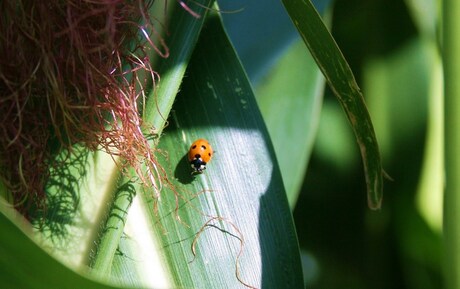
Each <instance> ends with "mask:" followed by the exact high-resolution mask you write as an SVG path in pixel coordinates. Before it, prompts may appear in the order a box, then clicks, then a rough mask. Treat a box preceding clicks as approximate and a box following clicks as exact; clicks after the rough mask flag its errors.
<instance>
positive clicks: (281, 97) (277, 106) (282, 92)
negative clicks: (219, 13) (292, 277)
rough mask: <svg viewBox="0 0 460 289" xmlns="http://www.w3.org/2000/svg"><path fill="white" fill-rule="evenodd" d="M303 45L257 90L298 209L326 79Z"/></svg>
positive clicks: (280, 163) (292, 198) (293, 203)
mask: <svg viewBox="0 0 460 289" xmlns="http://www.w3.org/2000/svg"><path fill="white" fill-rule="evenodd" d="M306 49H307V48H306V47H305V45H304V43H303V42H301V41H299V42H297V43H296V44H295V45H293V46H292V48H290V49H289V50H288V52H287V53H286V55H285V56H283V57H282V58H281V59H280V60H279V62H278V63H277V65H276V67H275V69H274V70H273V71H272V72H271V73H270V74H269V75H268V77H266V78H265V79H264V80H263V81H262V82H261V84H260V85H259V86H258V87H257V93H256V94H257V96H258V98H257V102H258V104H259V107H260V110H261V112H262V115H263V117H264V120H265V122H266V124H267V127H268V131H269V133H270V137H271V139H272V141H273V145H274V147H275V152H276V155H277V158H278V162H279V165H280V169H281V174H282V175H283V181H284V185H285V188H286V192H287V194H288V199H289V204H290V206H291V209H293V208H294V206H295V203H296V200H297V197H298V194H299V192H300V188H301V186H302V183H303V180H304V175H305V172H306V169H307V164H308V159H309V156H310V153H311V150H312V148H313V143H314V139H315V135H316V130H317V127H318V121H319V114H320V111H321V103H322V96H323V89H324V78H323V77H322V74H321V72H320V71H319V69H318V66H317V65H316V63H315V62H314V60H313V58H312V57H311V55H310V54H309V53H308V51H307V50H306Z"/></svg>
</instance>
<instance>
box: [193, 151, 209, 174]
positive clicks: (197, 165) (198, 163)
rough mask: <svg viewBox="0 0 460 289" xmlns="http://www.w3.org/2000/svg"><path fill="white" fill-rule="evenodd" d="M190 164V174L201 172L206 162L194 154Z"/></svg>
mask: <svg viewBox="0 0 460 289" xmlns="http://www.w3.org/2000/svg"><path fill="white" fill-rule="evenodd" d="M190 166H191V167H192V169H193V172H192V174H195V173H198V174H200V173H202V172H203V171H204V170H205V169H206V162H205V161H203V159H202V158H201V156H200V155H198V154H197V155H195V158H194V159H193V160H191V161H190Z"/></svg>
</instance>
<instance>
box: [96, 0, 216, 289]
mask: <svg viewBox="0 0 460 289" xmlns="http://www.w3.org/2000/svg"><path fill="white" fill-rule="evenodd" d="M211 3H212V1H208V0H206V1H202V3H200V4H201V5H203V7H201V8H199V9H196V10H195V12H196V13H198V14H199V15H201V17H200V18H198V19H197V18H195V17H193V16H192V15H191V14H190V13H188V12H187V11H185V10H184V9H183V8H181V7H180V6H178V5H176V7H174V10H173V12H172V14H171V15H170V17H171V18H172V19H174V21H172V22H171V24H170V27H169V35H171V37H169V38H167V39H166V41H167V43H168V46H169V47H170V50H169V57H168V58H165V59H160V60H159V61H158V62H157V63H156V64H155V67H154V69H155V70H156V71H157V73H158V74H159V75H160V76H161V79H160V81H159V82H158V83H156V84H155V85H156V89H155V90H153V89H152V92H151V93H150V94H149V97H148V101H147V103H146V108H145V111H144V112H143V113H144V122H145V123H146V124H148V127H149V128H153V129H152V130H153V132H154V133H155V135H160V134H161V132H162V130H163V128H164V126H165V123H166V117H167V116H168V115H169V112H170V110H171V107H172V105H173V103H174V100H175V97H176V94H177V92H178V90H179V86H180V83H181V81H182V77H183V75H184V73H185V69H186V67H187V63H188V61H189V59H190V55H191V53H192V51H193V48H194V46H195V44H196V42H197V40H198V36H199V34H200V31H201V27H202V25H203V22H204V19H205V16H206V13H207V9H205V8H204V7H209V6H211ZM145 134H151V131H149V130H147V131H146V132H145ZM151 145H152V146H156V143H155V142H153V141H152V142H151ZM128 175H135V173H133V172H132V173H131V174H128ZM138 190H139V188H138V187H136V186H135V184H134V183H133V182H131V180H130V179H129V177H128V176H126V177H125V176H124V177H122V178H121V179H120V180H119V183H118V189H117V191H116V192H115V193H114V200H113V203H112V205H111V207H110V209H109V211H110V213H109V215H108V218H107V220H106V224H105V228H106V229H105V230H104V231H103V232H102V233H101V237H100V239H99V241H98V246H97V248H96V255H95V257H94V258H93V259H92V261H91V267H92V268H93V269H94V271H95V272H96V273H97V274H98V275H100V276H106V277H107V276H108V275H109V274H110V273H111V272H112V269H114V270H118V269H117V268H118V267H117V268H112V264H113V261H114V258H115V255H116V253H117V250H118V248H119V240H120V238H121V237H122V234H123V230H124V226H125V223H126V219H127V217H128V209H129V208H130V206H131V204H132V202H133V199H134V197H135V196H136V192H137V191H138ZM121 266H122V265H121ZM140 279H142V278H140ZM134 284H138V282H135V283H134Z"/></svg>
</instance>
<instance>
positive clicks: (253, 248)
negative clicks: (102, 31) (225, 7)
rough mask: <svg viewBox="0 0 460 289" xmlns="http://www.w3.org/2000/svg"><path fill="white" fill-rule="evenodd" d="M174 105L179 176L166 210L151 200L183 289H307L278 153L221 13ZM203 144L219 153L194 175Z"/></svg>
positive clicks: (166, 145)
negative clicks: (194, 159)
mask: <svg viewBox="0 0 460 289" xmlns="http://www.w3.org/2000/svg"><path fill="white" fill-rule="evenodd" d="M173 109H174V110H173V113H172V116H171V118H170V123H169V126H168V127H167V129H166V131H165V133H164V135H163V136H162V138H161V141H160V146H159V149H160V152H161V154H160V155H163V158H162V159H163V161H162V163H163V167H164V168H165V170H167V171H169V172H170V173H171V174H172V175H174V177H175V180H173V181H172V184H169V185H168V184H167V183H163V185H164V189H163V191H162V193H161V199H160V200H158V203H157V204H155V202H156V201H155V200H153V199H152V198H151V193H150V194H149V193H147V194H143V196H144V198H145V200H146V202H147V203H148V204H149V206H148V207H149V208H151V209H150V210H149V213H150V214H151V217H152V218H154V219H156V220H157V222H158V223H156V224H155V225H153V226H154V227H155V228H156V229H157V231H156V238H157V239H158V240H159V242H160V244H161V248H162V254H163V257H162V259H163V260H167V262H168V264H169V270H171V271H170V272H171V274H172V276H173V279H174V284H176V286H180V287H189V288H242V287H243V283H245V284H247V285H251V286H255V287H258V288H303V282H302V271H301V265H300V255H299V248H298V244H297V238H296V233H295V229H294V225H293V221H292V216H291V213H290V210H289V206H288V202H287V198H286V195H285V192H284V189H283V184H282V181H281V176H280V172H279V168H278V166H277V163H276V160H275V156H274V151H273V148H272V146H271V144H270V139H269V137H268V133H267V130H266V128H265V125H264V123H263V120H262V117H261V115H260V112H259V111H258V109H257V105H256V102H255V99H254V95H253V93H252V91H251V87H250V84H249V82H248V80H247V78H246V75H245V73H244V71H243V70H242V67H241V65H240V63H239V61H238V59H237V57H236V55H235V52H234V51H233V49H232V47H231V44H230V43H229V41H228V39H227V37H226V36H225V33H224V31H223V28H222V25H221V23H220V19H219V18H217V17H215V16H213V17H211V18H209V19H208V22H207V23H206V25H205V29H204V30H203V32H202V35H201V38H200V40H199V43H198V45H197V47H196V49H195V52H194V54H193V55H192V59H191V62H190V64H189V66H188V69H187V73H186V78H185V79H184V83H183V85H182V87H181V92H180V94H179V95H178V97H177V100H176V103H175V104H174V108H173ZM198 138H206V139H207V140H209V141H210V143H211V145H212V146H213V148H214V150H215V154H214V157H213V159H212V161H211V162H210V163H209V164H208V166H207V167H208V169H207V170H206V171H205V173H203V174H200V175H195V176H192V175H191V168H190V165H189V163H188V159H187V152H188V149H189V146H190V144H191V143H192V142H193V141H194V140H195V139H198ZM156 205H157V208H158V212H157V213H155V210H154V209H153V208H155V207H156ZM215 217H218V218H215ZM179 218H180V221H179ZM160 228H161V229H160ZM194 241H195V242H194ZM193 251H196V256H194V254H193ZM190 261H192V262H190ZM238 278H239V279H240V280H238Z"/></svg>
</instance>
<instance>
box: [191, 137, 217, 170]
mask: <svg viewBox="0 0 460 289" xmlns="http://www.w3.org/2000/svg"><path fill="white" fill-rule="evenodd" d="M212 154H213V150H212V147H211V145H210V144H209V142H208V141H207V140H205V139H202V138H200V139H198V140H196V141H194V142H193V143H192V145H191V146H190V149H189V151H188V160H189V162H190V165H191V167H192V169H193V172H192V174H195V173H198V174H200V173H202V172H203V171H204V170H205V169H206V164H207V163H209V161H211V158H212Z"/></svg>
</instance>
